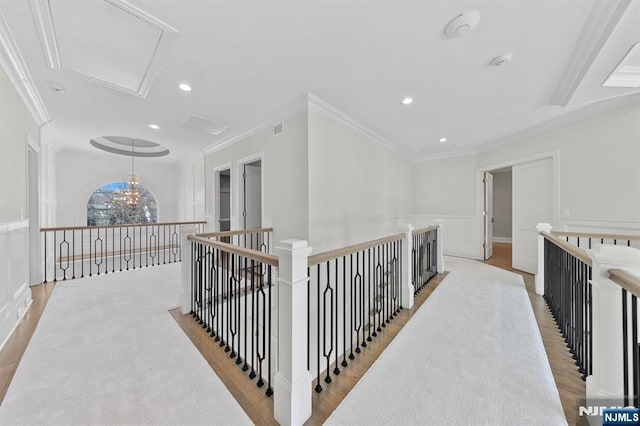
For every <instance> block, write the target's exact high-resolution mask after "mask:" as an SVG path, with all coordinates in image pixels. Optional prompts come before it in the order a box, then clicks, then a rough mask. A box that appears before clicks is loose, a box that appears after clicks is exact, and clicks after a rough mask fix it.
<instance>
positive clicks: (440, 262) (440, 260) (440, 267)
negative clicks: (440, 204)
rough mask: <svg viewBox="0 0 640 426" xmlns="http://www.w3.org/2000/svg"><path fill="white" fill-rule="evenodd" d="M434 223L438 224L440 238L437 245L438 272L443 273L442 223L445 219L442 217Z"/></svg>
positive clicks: (437, 234) (437, 232)
mask: <svg viewBox="0 0 640 426" xmlns="http://www.w3.org/2000/svg"><path fill="white" fill-rule="evenodd" d="M433 223H434V224H435V225H437V226H438V230H437V231H436V236H437V238H438V241H437V243H436V246H437V247H438V273H439V274H441V273H443V272H444V241H443V240H442V225H443V223H444V221H443V220H442V219H436V220H434V221H433Z"/></svg>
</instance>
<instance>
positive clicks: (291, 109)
mask: <svg viewBox="0 0 640 426" xmlns="http://www.w3.org/2000/svg"><path fill="white" fill-rule="evenodd" d="M306 110H307V97H306V96H304V97H299V98H297V99H295V100H293V101H292V102H290V103H289V104H287V105H285V106H284V107H282V108H280V109H279V110H278V111H277V112H276V113H275V114H274V115H273V117H272V118H270V119H268V120H265V121H263V122H261V123H259V124H257V125H255V126H251V127H249V128H247V129H245V130H242V131H240V132H238V133H236V134H234V135H231V136H228V137H227V138H225V139H222V140H221V141H219V142H214V143H213V144H211V145H209V146H207V147H205V148H203V149H202V154H203V155H209V154H212V153H214V152H216V151H220V150H221V149H223V148H226V147H228V146H231V145H233V144H234V143H237V142H240V141H243V140H244V139H246V138H248V137H250V136H253V135H255V134H258V133H260V132H263V131H265V130H266V129H268V128H270V127H272V126H273V125H274V124H277V123H281V122H283V121H285V120H288V119H289V118H291V117H293V116H294V115H297V114H300V113H301V112H303V111H306Z"/></svg>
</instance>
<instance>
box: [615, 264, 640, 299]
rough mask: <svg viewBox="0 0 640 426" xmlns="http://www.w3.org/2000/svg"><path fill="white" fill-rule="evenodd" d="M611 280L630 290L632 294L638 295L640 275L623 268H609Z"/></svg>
mask: <svg viewBox="0 0 640 426" xmlns="http://www.w3.org/2000/svg"><path fill="white" fill-rule="evenodd" d="M609 275H610V276H611V281H613V282H614V283H616V284H618V285H619V286H620V287H622V288H624V289H625V290H627V291H629V292H631V293H632V294H633V295H634V296H636V297H640V277H639V276H637V275H634V274H632V273H631V272H629V271H625V270H623V269H609Z"/></svg>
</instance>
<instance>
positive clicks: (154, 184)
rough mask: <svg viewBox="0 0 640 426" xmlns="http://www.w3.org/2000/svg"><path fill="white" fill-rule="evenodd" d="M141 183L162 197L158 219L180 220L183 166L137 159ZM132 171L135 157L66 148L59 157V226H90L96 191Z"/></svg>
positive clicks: (57, 180) (57, 160)
mask: <svg viewBox="0 0 640 426" xmlns="http://www.w3.org/2000/svg"><path fill="white" fill-rule="evenodd" d="M135 170H136V174H137V175H138V178H139V180H140V184H141V185H142V186H143V187H145V188H147V189H148V190H150V191H151V192H152V193H153V194H154V195H155V196H156V198H157V199H158V221H160V222H174V221H177V220H179V219H180V210H181V203H182V199H183V195H182V194H183V192H182V191H181V187H180V181H181V177H180V166H179V165H178V164H175V163H172V162H168V161H167V160H161V159H154V158H136V159H135ZM130 173H131V158H130V157H125V156H121V155H115V154H109V153H96V154H93V153H88V152H86V153H85V152H79V151H68V150H64V151H61V152H59V153H58V155H57V156H56V198H57V203H56V210H57V214H56V226H86V224H87V202H88V201H89V197H90V196H91V194H93V192H94V191H95V190H96V189H98V188H99V187H101V186H102V185H105V184H107V183H111V182H119V181H124V180H125V179H126V178H127V176H128V175H129V174H130Z"/></svg>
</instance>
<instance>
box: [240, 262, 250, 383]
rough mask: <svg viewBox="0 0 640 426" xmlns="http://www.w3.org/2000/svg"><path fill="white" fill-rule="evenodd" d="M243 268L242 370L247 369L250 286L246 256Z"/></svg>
mask: <svg viewBox="0 0 640 426" xmlns="http://www.w3.org/2000/svg"><path fill="white" fill-rule="evenodd" d="M244 270H245V280H244V364H243V366H242V371H247V370H249V364H248V358H247V347H248V344H247V320H248V318H247V312H248V310H247V304H248V300H249V294H248V293H247V291H249V289H250V288H251V286H250V285H249V281H248V279H247V275H246V274H247V258H246V257H245V258H244ZM250 277H251V282H253V270H251V275H250Z"/></svg>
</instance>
